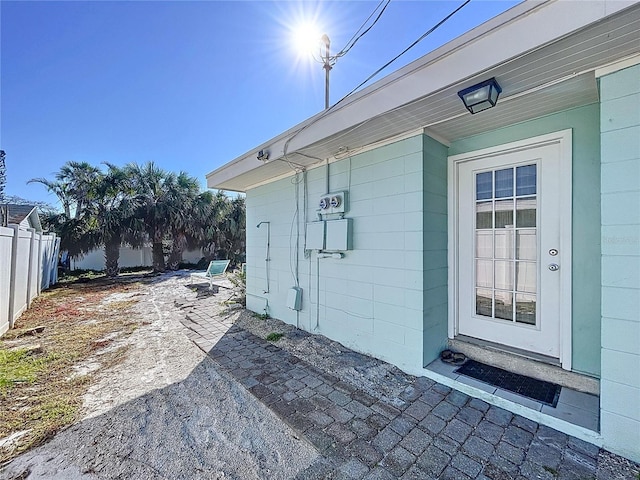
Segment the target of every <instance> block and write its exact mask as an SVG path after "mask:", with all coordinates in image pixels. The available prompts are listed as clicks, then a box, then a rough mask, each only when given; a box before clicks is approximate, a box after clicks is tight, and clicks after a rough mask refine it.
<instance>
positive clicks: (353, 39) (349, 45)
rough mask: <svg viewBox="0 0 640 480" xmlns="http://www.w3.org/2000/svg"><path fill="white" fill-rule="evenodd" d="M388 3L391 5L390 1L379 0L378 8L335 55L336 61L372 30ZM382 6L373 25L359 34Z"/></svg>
mask: <svg viewBox="0 0 640 480" xmlns="http://www.w3.org/2000/svg"><path fill="white" fill-rule="evenodd" d="M389 3H391V0H381V2H380V3H379V4H378V6H377V7H376V8H375V9H374V10H373V12H371V15H369V16H368V17H367V19H366V20H365V21H364V23H363V24H362V25H361V26H360V28H359V29H358V30H357V31H356V33H354V34H353V36H352V37H351V39H350V40H349V41H348V42H347V44H346V45H345V46H344V47H342V50H340V51H339V52H338V53H337V54H336V59H338V58H339V57H343V56H344V55H346V54H347V53H348V52H349V50H351V49H352V48H353V47H354V46H355V44H356V43H357V42H358V40H360V39H361V38H362V37H364V36H365V35H366V34H367V33H368V32H369V30H371V29H372V28H373V26H374V25H375V24H376V23H378V20H380V17H382V14H383V13H384V11H385V10H386V8H387V7H388V6H389ZM382 4H384V6H382ZM381 6H382V10H380V13H378V16H377V17H376V19H375V20H374V21H373V23H372V24H371V25H369V26H368V27H367V28H366V30H364V31H363V32H362V33H360V34H359V32H360V31H361V30H362V29H363V28H364V26H365V25H366V24H367V22H368V21H369V20H370V19H371V17H373V15H374V14H375V13H376V11H378V9H379V8H380V7H381Z"/></svg>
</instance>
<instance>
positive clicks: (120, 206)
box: [86, 164, 140, 277]
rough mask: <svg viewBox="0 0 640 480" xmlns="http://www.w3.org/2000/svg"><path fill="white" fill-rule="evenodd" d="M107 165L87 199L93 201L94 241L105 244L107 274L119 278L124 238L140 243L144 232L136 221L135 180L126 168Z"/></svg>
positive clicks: (90, 206)
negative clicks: (121, 248) (119, 263)
mask: <svg viewBox="0 0 640 480" xmlns="http://www.w3.org/2000/svg"><path fill="white" fill-rule="evenodd" d="M106 165H107V172H106V174H100V177H99V180H98V181H97V182H94V184H93V186H92V188H91V190H89V191H87V192H86V199H87V200H90V201H89V203H88V204H87V206H86V211H87V212H89V213H90V219H89V231H90V235H91V236H92V243H93V244H95V245H100V244H104V257H105V273H106V275H107V276H108V277H115V276H117V275H118V272H119V268H118V261H119V259H120V246H121V245H122V243H123V242H124V241H126V242H127V243H129V244H134V245H135V244H138V243H140V235H136V232H137V231H138V230H139V228H140V227H139V225H136V224H135V223H136V220H135V218H134V212H135V207H136V203H135V197H134V193H135V192H134V190H133V188H132V185H131V181H130V180H129V178H128V177H127V174H126V172H125V171H124V170H123V169H120V168H118V167H116V166H115V165H111V164H106ZM136 227H138V228H136Z"/></svg>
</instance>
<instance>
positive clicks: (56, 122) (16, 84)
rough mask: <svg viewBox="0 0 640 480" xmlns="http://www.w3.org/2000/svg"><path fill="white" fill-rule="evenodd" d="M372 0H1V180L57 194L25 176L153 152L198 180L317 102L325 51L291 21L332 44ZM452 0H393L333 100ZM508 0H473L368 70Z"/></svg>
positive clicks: (344, 62)
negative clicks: (317, 58)
mask: <svg viewBox="0 0 640 480" xmlns="http://www.w3.org/2000/svg"><path fill="white" fill-rule="evenodd" d="M378 3H379V1H372V2H370V1H338V2H331V1H326V2H315V1H303V2H297V1H278V2H267V1H259V2H250V1H227V2H223V1H199V2H182V1H173V2H170V1H166V2H151V1H131V2H111V1H92V2H82V1H73V2H26V1H17V2H10V1H2V2H1V3H0V20H1V72H0V73H1V92H0V101H1V104H0V113H1V124H0V148H2V149H3V150H5V151H6V153H7V158H6V161H7V177H8V178H7V180H8V182H7V188H6V194H7V195H18V196H20V197H24V198H27V199H30V200H41V201H48V202H51V203H55V197H53V196H52V195H51V194H48V193H47V192H46V190H45V188H44V187H43V186H42V185H39V184H30V185H27V184H26V182H27V180H29V179H30V178H33V177H47V178H53V174H54V173H55V172H56V171H57V170H58V169H59V168H60V167H61V166H62V165H63V164H64V163H65V162H67V161H69V160H75V161H86V162H89V163H91V164H94V165H99V164H100V163H101V162H105V161H107V162H111V163H115V164H117V165H124V164H126V163H128V162H138V163H143V162H146V161H149V160H153V161H154V162H156V163H157V164H158V165H160V166H161V167H163V168H165V169H168V170H173V171H180V170H184V171H186V172H187V173H189V174H190V175H193V176H195V177H197V178H198V180H200V182H201V185H202V187H203V188H204V187H205V178H204V176H205V174H206V173H208V172H210V171H212V170H214V169H215V168H217V167H219V166H221V165H223V164H224V163H226V162H228V161H230V160H233V159H234V158H236V157H237V156H239V155H242V154H243V153H245V152H247V151H249V150H250V149H252V148H254V147H256V146H257V145H259V144H260V143H262V142H264V141H266V140H268V139H270V138H272V137H274V136H276V135H278V134H279V133H281V132H282V131H284V130H286V129H288V128H291V127H292V126H294V125H296V124H297V123H299V122H301V121H303V120H304V119H306V118H308V117H310V116H311V115H313V114H315V113H317V112H319V111H320V110H322V109H323V108H324V71H323V70H322V65H321V64H319V63H315V62H314V61H313V60H311V59H310V58H308V57H300V55H299V53H298V52H297V50H296V49H295V47H294V45H293V42H292V40H291V38H292V30H293V28H294V27H295V26H296V25H299V24H300V23H301V22H304V21H307V22H308V21H314V22H315V23H317V25H318V28H319V30H320V31H322V32H326V33H327V34H328V35H329V37H330V38H331V43H332V50H333V51H334V52H335V51H336V50H338V49H340V48H342V47H343V46H344V45H345V44H346V43H347V42H348V40H349V39H350V38H351V37H352V35H353V34H354V33H355V32H356V30H358V28H359V27H360V26H361V25H362V23H363V22H364V21H365V19H366V18H367V17H368V16H369V15H370V14H371V12H372V11H373V10H374V9H375V7H376V6H377V5H378ZM461 3H463V2H462V0H460V1H402V0H392V1H391V3H390V4H389V6H388V7H387V9H386V11H385V13H384V14H383V15H382V17H381V18H380V20H379V21H378V23H377V24H376V25H375V26H374V27H373V28H372V29H371V31H370V32H369V33H367V34H366V35H365V36H364V37H363V38H362V39H360V40H359V42H358V43H357V44H356V46H355V47H353V49H352V50H351V51H350V52H349V53H348V54H347V55H346V56H344V57H342V58H340V59H339V60H338V62H337V64H336V65H335V67H334V68H333V70H332V71H331V100H332V102H331V103H334V102H335V101H337V100H339V99H340V98H341V97H342V96H343V95H345V94H347V93H348V92H350V91H351V90H352V89H353V88H354V87H356V86H357V85H358V84H360V82H362V81H363V80H364V79H365V78H367V77H368V76H369V75H370V74H371V73H373V72H374V71H375V70H377V69H378V68H379V67H381V66H382V65H384V64H385V63H387V62H388V61H389V60H391V59H392V58H393V57H394V56H396V55H397V54H398V53H400V52H401V51H402V50H404V49H405V48H406V47H407V46H408V45H409V44H411V43H412V42H413V41H414V40H416V39H417V38H418V37H420V36H421V35H422V34H423V33H424V32H426V31H427V30H428V29H429V28H431V27H432V26H433V25H435V24H436V23H437V22H438V21H440V20H441V19H442V18H443V17H444V16H446V15H447V14H448V13H449V12H450V11H452V10H454V9H455V8H456V7H457V6H459V5H460V4H461ZM515 3H517V2H513V1H483V0H473V1H472V2H471V3H470V4H468V5H467V6H465V7H464V8H463V9H462V10H461V11H460V12H459V13H458V14H456V15H455V16H454V17H453V18H452V19H450V20H449V21H448V22H447V23H445V24H444V25H443V26H442V27H441V28H440V29H438V30H437V31H436V32H435V33H434V34H433V35H431V36H429V37H427V38H426V39H425V40H423V41H422V42H421V43H419V44H418V45H417V46H416V47H414V48H413V49H412V50H411V51H409V52H408V53H407V54H405V55H404V56H403V57H402V58H401V59H400V60H399V61H397V62H395V63H394V64H393V65H391V66H390V67H389V68H388V69H387V70H386V71H384V72H383V73H382V74H381V75H379V76H378V77H376V79H380V78H382V76H384V75H385V74H388V73H390V72H392V71H395V70H397V69H398V68H400V67H402V66H403V65H406V64H407V63H409V62H410V61H412V60H415V59H416V58H419V57H421V56H422V55H425V54H426V53H428V52H429V51H431V50H433V49H434V48H436V47H438V46H440V45H442V44H443V43H445V42H447V41H448V40H451V39H453V38H455V37H457V36H458V35H460V34H462V33H464V32H465V31H467V30H469V29H471V28H473V27H474V26H476V25H479V24H480V23H482V22H484V21H486V20H488V19H489V18H491V17H493V16H495V15H497V14H499V13H501V12H502V11H504V10H507V9H508V8H510V7H511V6H513V5H514V4H515ZM479 53H481V52H479ZM376 79H374V81H375V80H376Z"/></svg>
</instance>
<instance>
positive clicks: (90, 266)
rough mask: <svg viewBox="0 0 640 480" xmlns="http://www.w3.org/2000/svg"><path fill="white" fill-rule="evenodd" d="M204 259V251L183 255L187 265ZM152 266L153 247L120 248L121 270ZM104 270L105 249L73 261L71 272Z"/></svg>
mask: <svg viewBox="0 0 640 480" xmlns="http://www.w3.org/2000/svg"><path fill="white" fill-rule="evenodd" d="M202 257H203V253H202V250H188V251H185V252H183V253H182V261H183V262H187V263H198V261H199V260H200V259H201V258H202ZM152 265H153V258H152V256H151V247H142V248H133V247H129V246H122V247H120V258H119V259H118V266H119V267H120V268H127V267H150V266H152ZM104 269H105V262H104V247H101V248H98V249H96V250H92V251H91V252H89V253H87V254H85V255H83V256H82V257H81V258H77V259H72V260H71V270H98V271H101V270H104Z"/></svg>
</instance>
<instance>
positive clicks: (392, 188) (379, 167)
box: [247, 135, 446, 370]
mask: <svg viewBox="0 0 640 480" xmlns="http://www.w3.org/2000/svg"><path fill="white" fill-rule="evenodd" d="M423 163H424V158H423V138H422V136H420V135H418V136H416V137H413V138H409V139H406V140H402V141H399V142H395V143H392V144H389V145H386V146H383V147H380V148H377V149H375V150H371V151H368V152H364V153H361V154H358V155H355V156H353V157H351V158H345V159H342V160H340V161H336V162H333V163H331V164H330V167H329V173H330V176H329V183H330V187H329V188H330V190H331V191H334V192H335V191H343V190H348V192H349V193H348V212H347V213H346V215H345V217H346V218H350V219H352V222H353V224H352V226H353V232H352V233H353V236H352V240H353V250H351V251H348V252H345V256H344V258H342V259H332V258H325V259H321V260H319V261H318V260H317V255H316V253H315V252H313V253H311V255H310V256H308V257H307V258H305V256H304V253H303V250H304V245H303V242H304V236H303V235H302V236H301V238H300V240H299V244H298V245H299V248H300V263H299V283H300V287H302V289H303V302H302V305H303V308H302V311H301V312H299V313H296V312H295V311H293V310H290V309H288V308H287V307H286V294H287V290H288V289H289V288H290V287H291V286H293V285H294V280H293V276H292V273H291V262H292V255H294V254H293V247H294V246H295V233H294V235H293V237H292V236H291V234H290V232H291V226H292V220H293V219H294V212H295V203H296V202H295V185H294V184H293V183H292V179H291V178H286V179H282V180H279V181H276V182H272V183H270V184H268V185H264V186H260V187H257V188H255V189H251V190H250V191H248V192H247V225H248V227H247V292H248V296H247V306H248V308H249V309H251V310H254V311H256V312H258V313H261V312H262V311H263V309H264V305H265V302H266V301H267V300H268V302H269V314H270V315H271V316H272V317H275V318H279V319H281V320H283V321H285V322H287V323H290V324H297V325H298V326H300V328H303V329H305V330H307V331H310V332H312V333H320V334H322V335H325V336H327V337H329V338H332V339H334V340H337V341H339V342H341V343H343V344H344V345H346V346H348V347H351V348H353V349H355V350H357V351H360V352H363V353H367V354H371V355H373V356H376V357H378V358H381V359H383V360H386V361H389V362H391V363H393V364H395V365H398V366H399V367H400V368H405V369H407V370H415V369H416V368H420V367H422V361H423V282H424V272H423V270H424V266H423V254H422V249H423V246H424V241H423V225H424V222H425V218H424V216H425V215H424V211H423V209H424V203H423V192H422V189H423V185H422V175H423V168H424V167H423ZM326 173H327V167H326V165H324V164H323V165H321V166H319V167H317V168H313V169H311V170H309V171H308V172H307V187H308V193H307V196H308V200H309V205H308V209H307V212H306V213H307V218H308V221H314V220H316V218H317V217H316V211H317V201H318V200H319V199H320V196H321V195H322V194H324V193H326V191H325V190H326ZM299 180H300V178H299ZM302 191H303V188H302V185H300V188H299V197H300V198H302ZM445 204H446V197H445ZM300 208H301V213H300V217H299V221H300V229H301V232H304V225H303V219H302V217H303V212H302V203H300ZM438 208H440V207H438ZM445 208H446V207H445ZM260 221H271V247H272V248H271V251H272V254H271V261H270V262H269V268H270V285H271V288H270V292H269V293H268V294H263V293H262V292H263V290H264V288H263V287H264V285H265V276H266V275H265V268H264V264H265V262H264V256H265V245H266V237H265V236H266V230H264V231H263V229H262V228H261V229H256V228H255V225H256V224H257V223H258V222H260ZM444 225H445V227H446V217H445V222H444ZM294 231H295V222H294ZM294 257H295V256H294ZM444 261H445V266H446V252H445V256H444ZM293 263H295V262H293ZM445 301H446V297H445ZM445 338H446V334H445Z"/></svg>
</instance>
